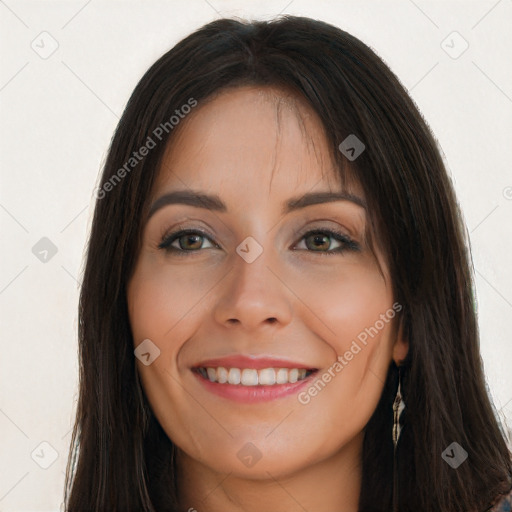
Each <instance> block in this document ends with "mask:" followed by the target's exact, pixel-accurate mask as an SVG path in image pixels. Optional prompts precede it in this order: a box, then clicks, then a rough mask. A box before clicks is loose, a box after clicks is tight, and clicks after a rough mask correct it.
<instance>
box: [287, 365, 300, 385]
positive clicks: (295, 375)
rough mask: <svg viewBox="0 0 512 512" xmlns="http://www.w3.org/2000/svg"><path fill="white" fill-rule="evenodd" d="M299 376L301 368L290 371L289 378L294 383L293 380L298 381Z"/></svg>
mask: <svg viewBox="0 0 512 512" xmlns="http://www.w3.org/2000/svg"><path fill="white" fill-rule="evenodd" d="M298 378H299V370H297V368H294V369H293V370H290V373H289V374H288V380H289V381H290V382H292V383H293V382H297V379H298Z"/></svg>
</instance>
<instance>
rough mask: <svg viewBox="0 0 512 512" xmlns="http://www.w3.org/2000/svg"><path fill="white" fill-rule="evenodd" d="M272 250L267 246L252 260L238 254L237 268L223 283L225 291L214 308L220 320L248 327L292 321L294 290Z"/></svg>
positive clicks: (235, 260)
mask: <svg viewBox="0 0 512 512" xmlns="http://www.w3.org/2000/svg"><path fill="white" fill-rule="evenodd" d="M270 253H271V251H270V250H264V251H263V252H262V253H261V254H260V256H259V257H258V258H257V259H256V260H255V261H253V262H252V263H248V262H247V261H245V260H244V259H243V258H242V257H240V256H239V255H238V254H236V253H235V254H234V258H233V259H234V262H233V268H232V270H231V272H229V273H228V275H227V276H226V278H225V280H223V281H224V282H223V283H221V284H220V286H221V287H222V291H221V293H220V296H219V299H218V301H217V302H216V304H215V308H214V316H215V320H216V321H217V322H218V323H220V324H222V325H223V326H225V327H235V326H240V327H242V328H244V329H245V330H247V331H250V330H254V329H257V328H259V327H265V326H267V325H273V324H275V325H276V326H277V325H281V326H283V325H287V324H288V323H290V321H291V319H292V304H291V299H292V297H293V293H292V292H291V291H290V288H289V287H288V286H287V283H286V282H285V280H284V279H283V276H281V275H280V272H279V266H278V265H276V262H275V259H272V258H271V254H270Z"/></svg>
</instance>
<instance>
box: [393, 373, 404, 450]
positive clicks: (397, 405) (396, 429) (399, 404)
mask: <svg viewBox="0 0 512 512" xmlns="http://www.w3.org/2000/svg"><path fill="white" fill-rule="evenodd" d="M400 368H401V367H400V366H399V367H398V389H397V391H396V396H395V401H394V402H393V444H394V446H395V451H396V445H397V444H398V439H399V438H400V431H401V430H402V427H401V426H400V416H401V414H402V411H403V410H404V409H405V403H404V401H403V398H402V388H401V384H402V382H401V381H402V372H401V370H400Z"/></svg>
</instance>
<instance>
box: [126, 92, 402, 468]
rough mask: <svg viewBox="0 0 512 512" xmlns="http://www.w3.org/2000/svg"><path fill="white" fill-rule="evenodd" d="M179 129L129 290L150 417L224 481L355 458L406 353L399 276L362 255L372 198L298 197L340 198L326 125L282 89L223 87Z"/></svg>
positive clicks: (358, 192)
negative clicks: (396, 295)
mask: <svg viewBox="0 0 512 512" xmlns="http://www.w3.org/2000/svg"><path fill="white" fill-rule="evenodd" d="M181 123H182V124H181V125H180V126H179V132H177V134H176V135H177V137H176V138H175V139H174V140H173V144H172V145H170V146H169V147H168V148H167V151H166V154H165V158H164V161H163V165H162V167H161V169H160V172H159V176H158V179H157V182H156V184H155V187H154V190H153V194H152V197H151V204H153V203H154V202H155V201H156V202H157V204H156V205H155V208H153V211H152V214H151V215H150V216H149V219H148V221H147V223H146V224H145V226H144V235H143V243H142V247H141V251H140V254H139V256H138V260H137V263H136V268H135V272H134V275H133V277H132V279H131V280H130V282H129V287H128V305H129V314H130V323H131V328H132V332H133V337H134V343H135V347H138V346H139V345H140V344H141V343H142V342H143V341H144V340H150V341H144V345H141V347H139V349H138V352H137V354H138V359H137V367H138V371H139V373H140V376H141V380H142V384H143V387H144V390H145V393H146V395H147V397H148V399H149V402H150V404H151V407H152V410H153V412H154V414H155V415H156V417H157V419H158V421H159V422H160V424H161V425H162V427H163V429H164V430H165V431H166V433H167V434H168V436H169V438H170V439H171V440H172V441H173V442H174V443H175V444H176V445H177V446H178V447H179V448H180V453H181V454H182V456H183V457H184V458H185V459H184V460H187V461H189V463H190V464H195V465H196V466H198V467H199V466H201V467H203V468H204V467H207V468H209V470H213V471H219V472H223V473H232V474H234V475H239V476H244V475H245V476H249V475H250V476H251V477H254V478H266V477H268V473H267V472H269V473H271V474H272V475H273V476H275V477H278V476H279V475H281V476H282V475H285V474H291V473H292V472H294V471H298V470H300V469H301V468H304V467H306V466H309V465H311V464H312V463H315V462H320V461H323V460H326V459H329V458H336V457H338V456H340V454H342V453H343V452H345V453H346V452H347V450H349V448H350V446H352V447H355V452H357V453H359V452H358V450H359V449H360V446H361V444H360V443H361V440H362V429H363V428H364V426H365V425H366V423H367V422H368V420H369V418H370V417H371V415H372V413H373V411H374V410H375V407H376V405H377V402H378V400H379V397H380V395H381V392H382V389H383V385H384V381H385V377H386V374H387V370H388V367H389V364H390V362H391V358H392V357H394V358H395V360H396V361H398V360H400V359H403V358H404V357H405V355H406V351H407V345H406V343H405V342H404V341H402V340H401V339H400V338H399V337H398V336H397V332H396V331H397V329H396V325H397V324H396V320H397V318H395V320H392V318H393V317H394V316H395V314H396V312H397V311H398V310H399V309H400V308H401V306H400V305H397V304H396V303H395V305H393V304H394V300H393V296H392V291H391V282H390V279H389V275H388V266H387V264H386V262H385V261H383V260H382V257H381V252H380V249H379V248H377V249H378V251H377V256H378V257H379V259H380V263H381V266H382V270H383V272H384V277H383V276H382V275H381V274H380V272H379V268H378V265H377V262H376V261H375V258H374V256H373V255H372V253H371V252H370V250H369V248H368V247H367V246H366V245H365V244H364V239H363V233H364V231H365V226H366V222H367V217H366V212H365V207H364V206H362V205H364V200H365V198H364V197H363V195H362V192H361V189H360V188H359V187H357V186H353V187H352V188H351V189H350V190H345V191H344V192H345V193H346V194H347V193H351V194H352V195H353V196H356V197H357V198H358V199H357V198H356V199H354V198H352V199H353V200H351V199H350V198H345V199H340V198H338V199H336V200H327V199H326V198H324V199H323V200H322V201H321V202H318V201H315V200H311V201H309V200H307V199H305V200H304V199H302V198H308V197H309V195H310V194H319V193H321V194H331V193H341V188H340V187H339V184H338V181H337V180H336V179H335V174H334V171H333V167H332V162H331V158H330V148H329V147H328V143H327V141H326V138H325V136H324V134H323V129H322V126H321V123H320V121H319V119H318V118H317V116H316V114H315V113H314V112H313V111H312V110H311V108H310V107H308V106H307V105H306V104H305V103H303V102H302V101H301V100H300V99H298V98H297V97H294V96H290V95H289V94H287V93H285V92H283V91H281V90H278V89H273V88H258V87H243V88H238V89H234V90H230V91H225V92H223V93H221V94H220V95H219V96H218V97H217V98H216V99H214V100H212V101H211V102H208V103H206V104H204V105H201V104H199V105H198V107H197V108H196V109H194V111H193V112H192V113H191V114H189V116H188V117H187V118H186V119H184V120H182V121H181ZM340 142H341V141H340ZM178 191H179V192H180V194H179V195H176V196H169V198H168V200H160V198H162V197H164V196H166V195H167V194H175V193H177V192H178ZM199 194H204V195H208V196H212V197H214V198H215V200H214V201H213V200H212V201H209V202H206V201H205V202H203V203H198V202H197V198H198V197H199ZM172 197H174V198H175V200H173V199H172ZM184 197H188V199H183V198H184ZM180 198H181V200H180ZM312 198H313V199H314V196H312ZM358 203H360V204H358ZM220 205H221V206H220ZM180 230H190V231H193V233H189V234H185V235H181V236H180V237H176V238H174V239H172V237H171V235H172V234H173V233H176V232H178V231H180ZM336 232H338V233H340V234H341V238H340V237H339V236H338V235H337V234H336ZM158 351H159V352H158ZM141 354H146V355H144V356H142V355H141ZM199 368H201V370H200V369H199ZM208 368H209V369H208ZM311 370H316V371H314V372H313V373H311V374H310V371H311ZM210 378H211V379H214V380H215V381H216V382H211V381H210ZM226 379H228V382H225V380H226ZM239 379H242V382H241V383H239ZM297 379H299V380H297ZM219 380H220V382H217V381H219ZM275 381H277V383H274V384H272V382H275ZM389 435H391V433H390V434H389ZM355 452H354V453H355Z"/></svg>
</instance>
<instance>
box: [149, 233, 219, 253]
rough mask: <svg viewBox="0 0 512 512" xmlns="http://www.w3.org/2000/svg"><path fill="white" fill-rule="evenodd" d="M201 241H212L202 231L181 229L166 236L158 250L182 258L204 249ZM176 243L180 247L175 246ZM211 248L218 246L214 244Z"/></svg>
mask: <svg viewBox="0 0 512 512" xmlns="http://www.w3.org/2000/svg"><path fill="white" fill-rule="evenodd" d="M201 239H207V240H210V241H211V239H210V237H209V236H208V235H207V234H206V233H204V232H203V231H201V230H197V229H181V230H179V231H175V232H174V233H170V234H168V235H166V236H164V237H163V238H162V241H161V242H160V244H159V245H158V248H159V249H163V250H165V251H166V252H169V253H175V254H179V255H180V256H181V255H184V253H187V252H199V249H202V248H203V247H202V241H201ZM175 242H176V243H177V245H178V246H176V245H174V244H175ZM211 247H218V246H217V245H216V244H213V245H212V246H211Z"/></svg>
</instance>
